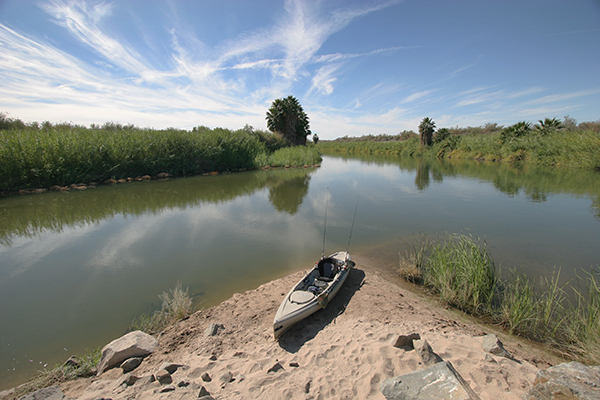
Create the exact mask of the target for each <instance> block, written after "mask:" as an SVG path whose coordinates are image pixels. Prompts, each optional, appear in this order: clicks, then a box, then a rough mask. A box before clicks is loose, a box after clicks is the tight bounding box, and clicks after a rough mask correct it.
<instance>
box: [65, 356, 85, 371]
mask: <svg viewBox="0 0 600 400" xmlns="http://www.w3.org/2000/svg"><path fill="white" fill-rule="evenodd" d="M80 365H81V364H80V363H79V359H78V358H77V357H75V356H71V357H69V359H68V360H67V361H65V363H64V364H63V366H65V367H73V368H78V367H79V366H80Z"/></svg>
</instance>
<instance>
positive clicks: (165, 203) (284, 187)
mask: <svg viewBox="0 0 600 400" xmlns="http://www.w3.org/2000/svg"><path fill="white" fill-rule="evenodd" d="M314 171H315V169H314V168H307V169H304V168H302V169H276V170H270V171H255V172H249V173H238V174H231V175H220V176H214V177H206V176H197V177H191V178H184V179H174V180H170V181H163V182H158V181H152V182H132V183H129V184H122V185H118V186H115V187H99V188H96V189H88V190H86V191H85V192H77V193H45V194H43V195H32V196H26V197H11V198H5V199H0V220H1V221H2V224H0V244H2V245H5V246H10V245H11V243H12V242H13V240H14V238H15V237H20V236H23V237H29V238H31V237H34V236H36V235H39V234H40V233H41V232H44V231H48V230H50V231H54V232H62V231H63V230H64V229H65V228H66V227H83V226H85V225H88V224H98V223H100V222H101V221H103V220H106V219H109V218H113V217H115V216H117V215H123V216H139V215H142V214H144V213H148V212H151V213H154V214H160V213H162V212H165V211H166V210H172V209H185V208H188V207H192V206H196V205H199V204H204V203H222V202H225V201H229V200H232V199H234V198H236V197H239V196H243V195H249V194H252V193H253V192H256V191H258V190H261V189H263V188H268V190H269V192H270V196H269V199H270V200H271V202H272V203H273V205H274V206H275V208H276V209H277V210H279V211H281V212H287V213H289V214H295V213H296V212H297V211H298V208H299V207H300V205H301V204H302V201H303V199H304V197H305V196H306V194H307V193H308V185H309V182H310V175H311V173H313V172H314Z"/></svg>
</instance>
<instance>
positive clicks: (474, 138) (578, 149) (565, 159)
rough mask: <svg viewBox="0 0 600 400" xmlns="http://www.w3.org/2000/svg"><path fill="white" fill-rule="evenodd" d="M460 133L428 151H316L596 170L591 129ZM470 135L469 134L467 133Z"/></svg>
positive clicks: (356, 146)
mask: <svg viewBox="0 0 600 400" xmlns="http://www.w3.org/2000/svg"><path fill="white" fill-rule="evenodd" d="M462 131H463V130H461V134H460V135H452V136H449V137H448V138H447V139H445V140H442V141H439V142H436V143H434V144H433V145H431V146H429V147H426V146H421V145H420V144H419V139H418V137H412V138H409V139H407V140H392V141H387V142H382V141H370V140H359V139H356V140H353V141H342V140H336V141H320V142H319V143H318V145H317V147H318V148H319V150H321V152H322V153H324V154H332V155H336V154H337V155H340V154H341V155H343V154H350V155H360V154H372V155H397V156H413V157H414V156H425V157H433V158H453V159H458V158H462V159H476V160H487V161H502V162H510V163H523V164H529V165H539V166H564V167H575V168H583V169H592V170H600V151H598V148H600V132H598V131H597V130H595V129H591V128H577V129H575V130H568V129H556V130H552V131H549V132H545V133H543V134H542V132H541V131H539V130H535V129H531V130H530V131H528V132H527V133H526V134H524V135H521V136H515V137H510V138H508V139H507V138H505V137H503V136H502V133H500V132H495V133H480V132H479V131H480V130H477V129H475V128H472V129H471V130H470V131H469V130H468V129H465V130H464V131H465V132H462ZM471 131H472V132H473V133H469V132H471Z"/></svg>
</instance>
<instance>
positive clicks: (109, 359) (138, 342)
mask: <svg viewBox="0 0 600 400" xmlns="http://www.w3.org/2000/svg"><path fill="white" fill-rule="evenodd" d="M157 347H158V341H157V340H156V339H155V338H153V337H152V336H150V335H148V334H147V333H144V332H142V331H133V332H129V333H128V334H127V335H125V336H122V337H120V338H118V339H115V340H113V341H112V342H110V343H109V344H107V345H106V346H104V347H103V348H102V355H101V358H100V363H99V364H98V375H100V374H102V373H103V372H104V371H106V370H107V369H109V368H112V367H115V366H117V365H120V364H121V363H122V362H123V361H125V360H127V359H128V358H131V357H145V356H147V355H148V354H151V353H152V352H154V350H156V348H157Z"/></svg>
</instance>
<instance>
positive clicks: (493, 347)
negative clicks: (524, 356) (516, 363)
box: [482, 334, 511, 358]
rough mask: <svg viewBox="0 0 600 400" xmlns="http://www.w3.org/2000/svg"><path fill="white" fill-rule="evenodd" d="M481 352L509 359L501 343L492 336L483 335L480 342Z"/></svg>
mask: <svg viewBox="0 0 600 400" xmlns="http://www.w3.org/2000/svg"><path fill="white" fill-rule="evenodd" d="M482 346H483V350H484V351H486V352H488V353H491V354H495V355H497V356H500V357H506V358H511V355H510V353H509V352H508V351H506V350H505V349H504V346H503V345H502V342H501V341H500V340H499V339H498V338H497V337H496V335H494V334H489V335H485V336H484V337H483V342H482Z"/></svg>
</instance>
